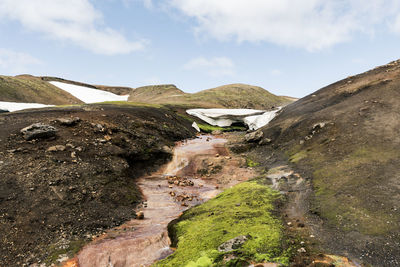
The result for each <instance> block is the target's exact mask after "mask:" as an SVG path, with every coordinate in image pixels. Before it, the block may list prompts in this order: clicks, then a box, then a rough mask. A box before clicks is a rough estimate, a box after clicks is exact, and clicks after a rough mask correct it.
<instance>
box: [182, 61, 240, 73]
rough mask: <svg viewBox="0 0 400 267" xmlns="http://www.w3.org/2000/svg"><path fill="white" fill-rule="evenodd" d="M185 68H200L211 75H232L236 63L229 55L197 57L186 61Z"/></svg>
mask: <svg viewBox="0 0 400 267" xmlns="http://www.w3.org/2000/svg"><path fill="white" fill-rule="evenodd" d="M183 68H184V69H185V70H198V71H202V72H205V73H207V74H208V75H210V76H214V77H218V76H230V75H233V74H234V70H235V64H234V63H233V61H232V60H231V59H230V58H227V57H213V58H205V57H197V58H194V59H192V60H190V61H189V62H188V63H186V64H185V65H184V66H183Z"/></svg>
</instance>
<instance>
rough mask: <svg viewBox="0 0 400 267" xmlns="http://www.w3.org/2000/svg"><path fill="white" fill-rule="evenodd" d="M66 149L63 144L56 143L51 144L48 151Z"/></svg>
mask: <svg viewBox="0 0 400 267" xmlns="http://www.w3.org/2000/svg"><path fill="white" fill-rule="evenodd" d="M65 149H66V147H65V146H63V145H55V146H51V147H49V148H48V149H47V152H57V151H64V150H65Z"/></svg>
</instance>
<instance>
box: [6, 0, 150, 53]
mask: <svg viewBox="0 0 400 267" xmlns="http://www.w3.org/2000/svg"><path fill="white" fill-rule="evenodd" d="M0 18H6V19H11V20H16V21H19V22H20V23H21V24H22V25H23V26H24V27H25V28H27V29H29V30H32V31H36V32H40V33H42V34H45V35H46V36H47V37H50V38H53V39H58V40H62V41H68V42H72V43H74V44H76V45H79V46H80V47H82V48H85V49H87V50H90V51H92V52H94V53H97V54H105V55H114V54H127V53H130V52H133V51H137V50H141V49H143V48H144V46H145V42H144V41H135V42H131V41H128V40H127V39H126V38H125V37H124V36H123V35H122V34H121V33H119V32H117V31H115V30H113V29H111V28H109V27H107V26H104V25H102V14H101V12H100V11H98V10H97V9H95V7H94V6H93V5H92V4H91V3H90V2H89V1H88V0H68V1H65V0H34V1H32V0H0Z"/></svg>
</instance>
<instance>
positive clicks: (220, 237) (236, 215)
mask: <svg viewBox="0 0 400 267" xmlns="http://www.w3.org/2000/svg"><path fill="white" fill-rule="evenodd" d="M280 197H281V196H280V194H279V193H277V192H275V191H273V190H272V189H270V188H269V187H268V186H264V185H261V184H259V183H257V182H256V181H251V182H245V183H242V184H239V185H237V186H235V187H233V188H230V189H227V190H226V191H224V192H223V193H221V194H220V195H218V196H217V197H216V198H214V199H211V200H210V201H208V202H206V203H204V204H202V205H200V206H197V207H194V208H192V209H190V210H188V211H187V212H185V213H184V215H182V217H181V219H180V221H179V222H178V223H176V224H175V225H173V226H172V232H174V233H175V234H176V240H177V241H178V243H177V250H176V251H175V253H174V254H172V255H171V256H169V257H168V258H166V259H164V260H162V261H160V262H158V263H157V264H155V266H211V265H212V264H213V265H214V264H218V263H221V261H222V259H223V255H224V253H223V252H220V251H218V247H219V246H220V245H221V244H222V243H224V242H226V241H228V240H230V239H232V238H235V237H237V236H241V235H246V236H248V237H249V239H248V240H247V241H246V243H244V245H243V246H242V247H240V248H238V249H236V250H235V251H234V253H235V254H236V255H237V256H238V257H239V259H242V260H255V261H259V262H262V261H265V262H280V263H282V264H287V263H288V259H289V250H287V249H285V248H284V246H285V245H284V236H283V228H282V224H281V221H280V220H279V219H277V218H275V217H274V216H273V215H272V214H271V212H272V211H273V210H274V202H275V201H277V200H278V199H280Z"/></svg>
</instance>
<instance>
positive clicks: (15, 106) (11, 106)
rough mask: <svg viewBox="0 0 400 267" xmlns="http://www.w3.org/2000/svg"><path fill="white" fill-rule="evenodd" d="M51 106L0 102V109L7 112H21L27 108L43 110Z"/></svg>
mask: <svg viewBox="0 0 400 267" xmlns="http://www.w3.org/2000/svg"><path fill="white" fill-rule="evenodd" d="M52 106H53V105H44V104H38V103H17V102H4V101H0V109H2V110H8V111H9V112H13V111H17V110H23V109H28V108H45V107H52Z"/></svg>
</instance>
